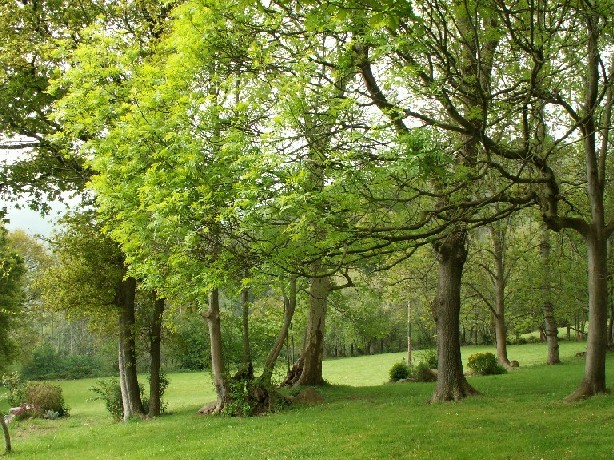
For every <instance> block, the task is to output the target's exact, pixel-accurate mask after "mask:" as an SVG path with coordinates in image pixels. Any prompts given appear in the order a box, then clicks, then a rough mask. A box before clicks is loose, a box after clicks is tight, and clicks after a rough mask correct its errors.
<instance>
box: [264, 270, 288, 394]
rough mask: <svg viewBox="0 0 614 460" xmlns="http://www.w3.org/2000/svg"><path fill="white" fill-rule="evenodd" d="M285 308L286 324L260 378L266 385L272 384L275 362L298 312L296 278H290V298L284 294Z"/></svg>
mask: <svg viewBox="0 0 614 460" xmlns="http://www.w3.org/2000/svg"><path fill="white" fill-rule="evenodd" d="M284 307H285V308H284V323H283V325H282V327H281V330H280V331H279V334H278V335H277V339H276V340H275V344H273V348H271V351H270V353H269V356H268V357H267V359H266V362H265V363H264V370H263V371H262V375H261V376H260V381H261V382H262V383H263V384H264V385H270V384H271V378H272V377H273V370H274V369H275V362H276V361H277V357H278V356H279V353H281V350H282V348H283V346H284V341H285V340H286V337H288V331H289V330H290V324H292V317H293V316H294V312H295V310H296V277H294V276H293V277H291V278H290V292H289V294H288V296H286V295H285V294H284Z"/></svg>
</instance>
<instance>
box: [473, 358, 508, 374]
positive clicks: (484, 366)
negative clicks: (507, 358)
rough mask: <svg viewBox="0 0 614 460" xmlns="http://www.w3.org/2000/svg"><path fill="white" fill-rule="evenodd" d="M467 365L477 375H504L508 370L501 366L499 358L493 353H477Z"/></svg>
mask: <svg viewBox="0 0 614 460" xmlns="http://www.w3.org/2000/svg"><path fill="white" fill-rule="evenodd" d="M467 365H468V366H469V368H470V369H471V370H472V371H473V372H474V373H476V374H479V375H493V374H504V373H506V372H507V370H506V369H505V368H504V367H503V366H501V365H499V363H498V362H497V358H496V357H495V355H494V354H492V353H475V354H473V355H471V356H469V359H468V360H467Z"/></svg>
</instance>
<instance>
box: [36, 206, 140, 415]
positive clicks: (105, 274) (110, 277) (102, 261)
mask: <svg viewBox="0 0 614 460" xmlns="http://www.w3.org/2000/svg"><path fill="white" fill-rule="evenodd" d="M63 228H64V230H63V231H62V232H61V233H59V234H58V235H56V237H55V240H54V241H53V246H54V255H55V257H56V258H57V260H58V263H57V265H56V266H54V267H51V268H50V269H49V270H47V273H46V274H45V275H44V277H45V283H44V285H43V289H44V297H46V299H47V300H46V304H47V305H49V306H54V307H55V308H60V309H63V310H64V311H66V312H69V313H70V314H72V315H76V316H80V315H84V316H87V315H92V316H97V317H102V318H113V317H115V318H117V321H118V323H117V324H118V329H117V331H118V334H119V341H118V344H119V346H118V360H119V372H120V383H121V389H122V401H123V404H124V419H128V418H130V417H132V416H139V415H141V416H142V415H144V411H143V405H142V402H141V397H140V389H139V385H138V379H137V373H136V371H137V369H136V344H135V333H136V332H135V321H136V319H135V295H136V279H134V278H133V277H130V276H128V275H127V273H126V267H125V263H124V257H123V254H122V253H121V251H120V250H119V248H118V247H117V245H116V244H115V243H114V242H113V241H111V240H110V239H109V238H107V237H105V236H104V235H102V233H101V230H100V228H99V226H98V222H97V221H96V219H95V218H94V217H93V215H92V213H91V211H90V212H83V213H81V214H73V215H69V216H67V217H65V219H64V227H63Z"/></svg>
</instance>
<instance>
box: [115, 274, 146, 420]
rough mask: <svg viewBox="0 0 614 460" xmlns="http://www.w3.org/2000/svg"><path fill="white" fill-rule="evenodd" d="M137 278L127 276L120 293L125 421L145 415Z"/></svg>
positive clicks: (121, 361) (120, 352)
mask: <svg viewBox="0 0 614 460" xmlns="http://www.w3.org/2000/svg"><path fill="white" fill-rule="evenodd" d="M135 295H136V280H135V279H134V278H131V277H129V278H126V279H125V280H124V281H122V283H121V286H120V289H119V293H118V305H119V306H120V308H121V311H120V314H119V375H120V385H121V391H122V404H123V408H124V421H126V420H128V419H129V418H130V417H133V416H139V417H143V416H144V415H145V413H144V410H143V403H142V401H141V391H140V387H139V381H138V377H137V369H136V340H135V331H136V319H135V303H134V297H135Z"/></svg>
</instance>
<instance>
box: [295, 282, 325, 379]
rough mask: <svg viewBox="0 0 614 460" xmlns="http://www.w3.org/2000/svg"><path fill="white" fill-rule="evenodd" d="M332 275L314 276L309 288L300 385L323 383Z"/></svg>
mask: <svg viewBox="0 0 614 460" xmlns="http://www.w3.org/2000/svg"><path fill="white" fill-rule="evenodd" d="M331 288H332V285H331V280H330V277H328V276H324V277H321V278H312V279H311V285H310V288H309V317H308V318H307V334H306V338H305V344H304V346H303V353H302V356H301V358H302V359H303V370H302V372H301V376H300V377H299V379H298V382H297V383H298V384H299V385H323V384H324V377H323V376H322V359H323V358H324V328H325V321H326V308H327V304H328V295H329V294H330V292H331Z"/></svg>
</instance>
